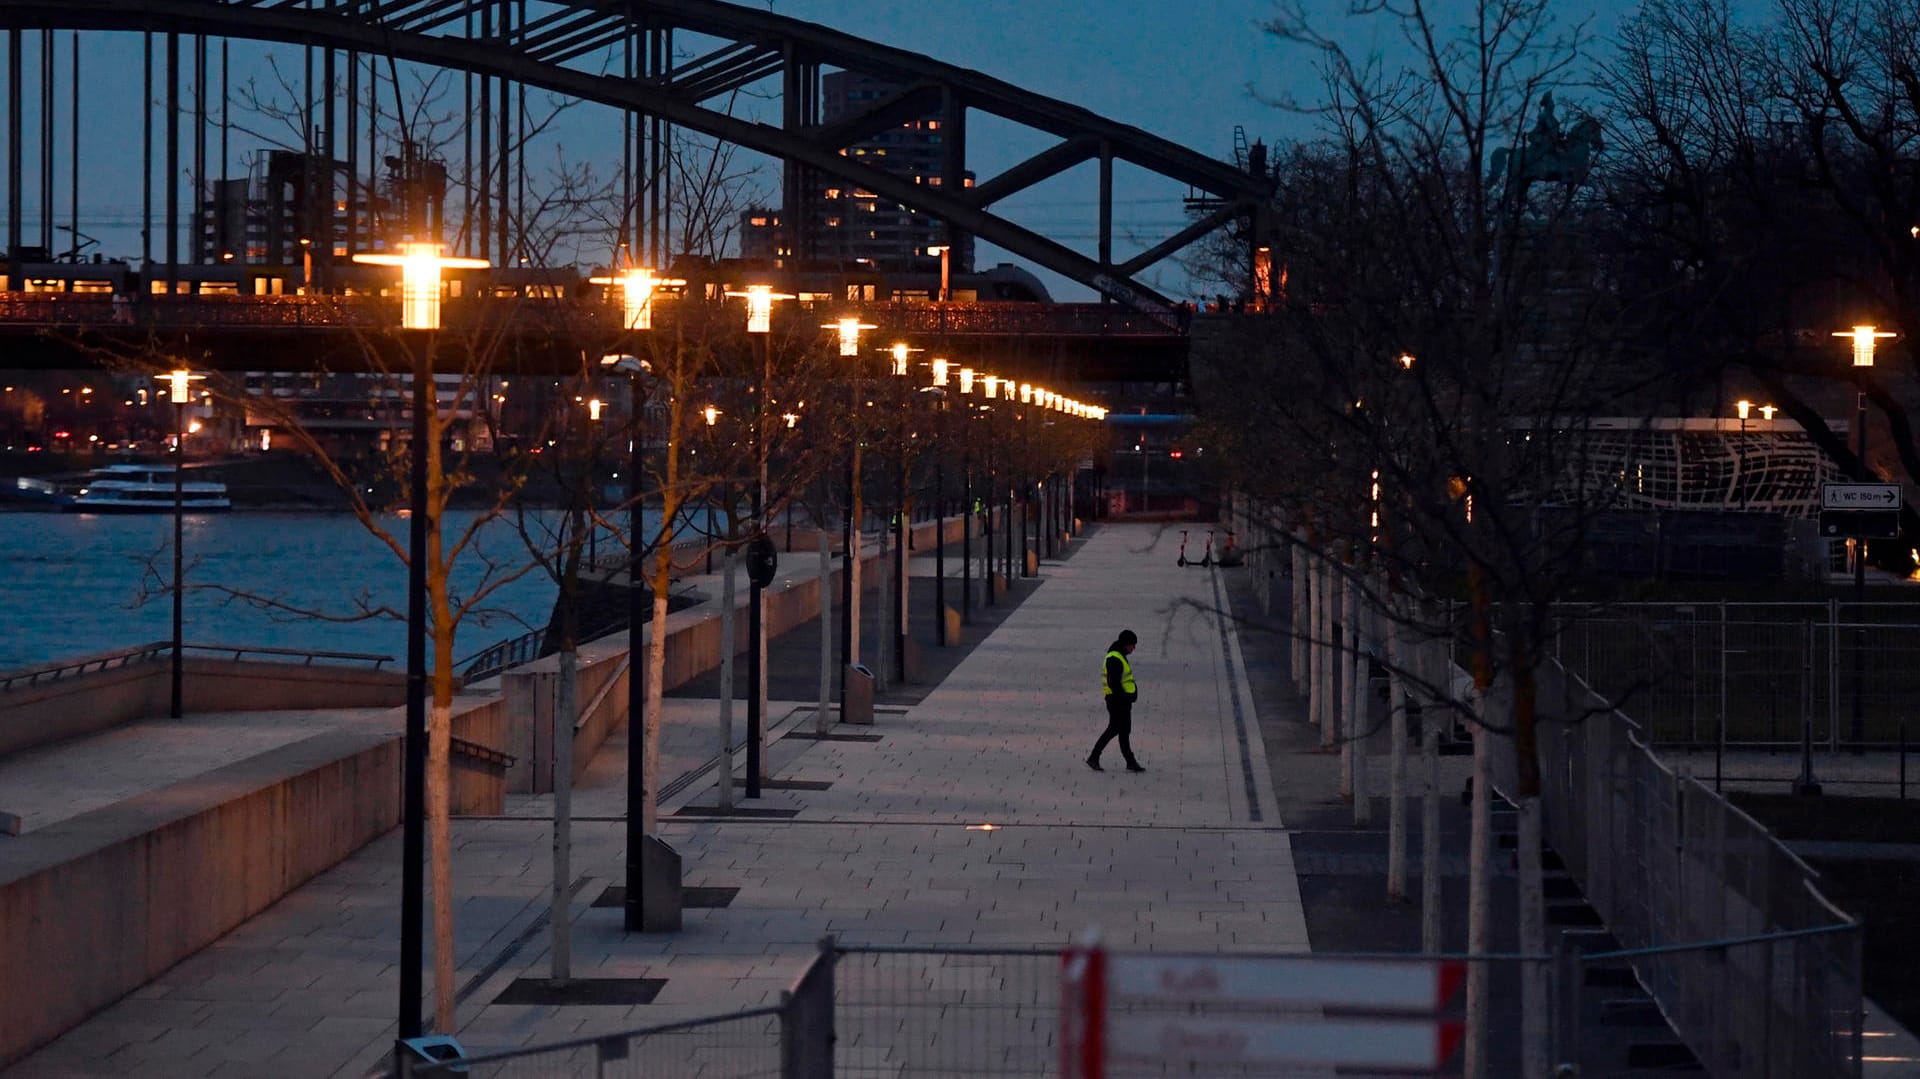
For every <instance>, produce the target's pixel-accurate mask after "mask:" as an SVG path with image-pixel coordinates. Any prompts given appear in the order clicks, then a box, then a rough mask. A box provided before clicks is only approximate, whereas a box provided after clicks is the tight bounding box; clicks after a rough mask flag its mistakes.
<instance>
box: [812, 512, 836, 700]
mask: <svg viewBox="0 0 1920 1079" xmlns="http://www.w3.org/2000/svg"><path fill="white" fill-rule="evenodd" d="M832 710H833V536H832V535H830V534H829V533H828V532H827V530H826V529H824V528H822V529H820V701H819V704H818V705H817V710H816V711H815V712H814V714H813V730H814V733H815V734H825V733H827V724H828V721H829V720H828V717H829V716H830V714H831V713H832Z"/></svg>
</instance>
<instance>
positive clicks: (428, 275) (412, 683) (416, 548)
mask: <svg viewBox="0 0 1920 1079" xmlns="http://www.w3.org/2000/svg"><path fill="white" fill-rule="evenodd" d="M353 258H354V261H355V262H361V263H370V264H372V265H376V266H398V267H400V327H401V329H402V330H403V331H409V332H410V334H409V335H410V336H417V337H419V338H420V340H418V341H416V342H413V344H415V345H417V346H418V347H417V348H415V349H414V350H413V353H414V355H413V441H412V448H411V450H412V454H413V459H412V461H411V463H410V472H411V480H412V483H411V492H410V496H409V497H410V501H411V507H412V513H411V515H410V517H409V519H408V522H407V524H408V535H407V730H406V772H405V779H406V782H405V787H404V789H405V792H406V797H405V801H404V804H403V806H402V807H401V814H402V825H403V833H402V840H401V851H400V858H401V866H400V1022H399V1028H400V1039H401V1040H402V1041H406V1040H409V1039H412V1038H418V1037H419V1036H420V1035H421V1033H422V1028H421V1022H420V993H421V988H422V986H421V970H420V966H421V958H422V953H423V951H424V948H423V937H422V932H421V930H422V926H423V921H424V918H423V911H422V907H423V905H424V901H425V895H426V881H425V876H424V872H425V867H423V866H422V865H421V860H422V858H423V857H424V856H425V854H426V816H427V697H426V694H427V515H428V512H429V507H428V505H427V443H428V440H429V439H431V438H432V437H433V429H432V425H431V424H429V423H428V422H427V415H428V412H429V410H431V409H434V408H437V407H438V405H437V402H436V400H435V395H434V388H433V344H432V341H431V339H430V337H431V334H432V333H433V332H434V331H436V330H438V329H439V328H440V274H441V272H442V271H443V270H447V269H456V268H458V269H481V268H484V267H485V266H486V265H487V262H486V260H485V259H469V258H448V257H445V256H442V255H441V254H440V245H439V244H434V243H409V244H402V245H401V249H400V252H399V253H397V254H386V253H377V254H376V253H362V254H358V255H355V256H354V257H353Z"/></svg>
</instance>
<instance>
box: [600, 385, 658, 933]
mask: <svg viewBox="0 0 1920 1079" xmlns="http://www.w3.org/2000/svg"><path fill="white" fill-rule="evenodd" d="M600 366H601V367H603V368H605V369H606V370H609V371H613V372H615V373H617V374H623V375H625V376H627V401H628V410H629V417H628V420H629V422H630V423H631V424H632V425H633V430H632V441H631V443H630V444H629V445H628V449H627V474H628V475H630V476H632V477H633V479H632V480H631V481H629V483H628V489H627V498H628V505H627V533H628V536H627V865H626V878H627V879H626V883H627V896H626V902H625V904H624V905H623V909H622V911H621V923H622V925H623V926H624V927H625V928H626V930H627V932H629V933H638V932H640V931H641V930H642V928H643V926H644V923H645V909H644V907H643V906H642V902H641V897H642V891H641V885H642V884H643V883H644V880H645V868H644V861H643V857H642V855H641V848H642V847H643V846H644V845H645V843H646V835H647V830H646V816H645V813H644V812H643V811H644V809H645V807H646V804H647V768H646V759H647V758H646V746H647V736H646V730H647V725H646V708H647V686H646V682H645V680H644V679H645V677H646V670H647V667H646V662H645V660H644V659H643V658H642V656H641V651H640V644H641V626H642V624H643V623H644V621H645V614H644V612H643V611H642V605H641V589H640V582H641V580H642V578H643V577H644V573H643V571H642V570H641V566H640V563H641V561H642V559H641V554H640V550H641V546H642V544H641V542H640V537H641V534H642V532H641V530H642V527H643V525H642V520H641V518H642V514H643V510H644V508H645V505H646V498H645V495H644V493H643V488H642V487H641V484H642V482H643V481H644V480H645V478H646V473H645V472H644V471H643V470H642V465H643V464H644V463H645V454H646V438H645V431H644V428H642V427H641V423H640V418H641V415H642V414H643V412H644V410H645V407H646V391H645V387H644V386H643V385H642V384H641V378H642V376H644V375H648V374H651V373H652V367H651V366H650V365H649V364H648V363H647V361H645V360H643V359H641V358H639V357H638V356H627V355H618V354H615V355H607V356H602V357H600ZM669 542H671V540H670V539H669Z"/></svg>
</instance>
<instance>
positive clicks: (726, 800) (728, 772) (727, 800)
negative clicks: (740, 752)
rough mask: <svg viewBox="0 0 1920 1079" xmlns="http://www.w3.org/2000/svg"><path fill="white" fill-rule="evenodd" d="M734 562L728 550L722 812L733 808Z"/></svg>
mask: <svg viewBox="0 0 1920 1079" xmlns="http://www.w3.org/2000/svg"><path fill="white" fill-rule="evenodd" d="M733 562H734V554H733V552H732V551H731V550H729V551H728V552H727V553H726V554H725V555H724V556H723V557H722V558H721V559H720V731H719V734H720V774H719V775H718V776H717V777H715V782H716V789H717V790H718V791H719V799H720V808H721V809H731V808H733V653H734V650H735V649H736V648H737V647H738V646H739V638H738V637H736V636H735V634H734V625H735V615H734V613H733V602H734V595H735V593H734V586H733ZM749 692H751V691H749Z"/></svg>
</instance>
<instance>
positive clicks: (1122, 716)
mask: <svg viewBox="0 0 1920 1079" xmlns="http://www.w3.org/2000/svg"><path fill="white" fill-rule="evenodd" d="M1139 643H1140V638H1138V637H1136V636H1134V635H1133V631H1132V630H1130V629H1123V630H1121V631H1120V636H1119V638H1118V639H1116V640H1115V641H1114V642H1113V644H1111V645H1109V646H1108V648H1107V658H1106V661H1105V662H1104V663H1103V664H1102V667H1101V672H1100V689H1101V692H1102V694H1103V695H1104V696H1105V697H1106V700H1107V729H1106V730H1105V731H1103V732H1101V735H1100V740H1099V741H1097V742H1095V743H1094V744H1093V752H1092V753H1089V754H1087V767H1089V768H1091V769H1093V770H1094V771H1096V772H1102V771H1105V770H1106V769H1104V768H1101V767H1100V751H1101V750H1104V749H1106V748H1107V743H1108V742H1111V741H1113V740H1114V739H1115V738H1118V739H1120V755H1121V756H1122V757H1125V758H1126V760H1127V771H1129V772H1144V771H1146V769H1145V768H1142V767H1140V762H1139V761H1137V760H1135V759H1134V758H1133V741H1132V738H1131V736H1132V734H1133V702H1134V701H1136V700H1138V699H1139V698H1140V693H1139V687H1137V686H1136V685H1135V684H1134V681H1133V664H1132V663H1131V662H1129V661H1128V660H1127V657H1128V656H1130V655H1132V654H1133V649H1134V647H1135V646H1136V645H1138V644H1139Z"/></svg>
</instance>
